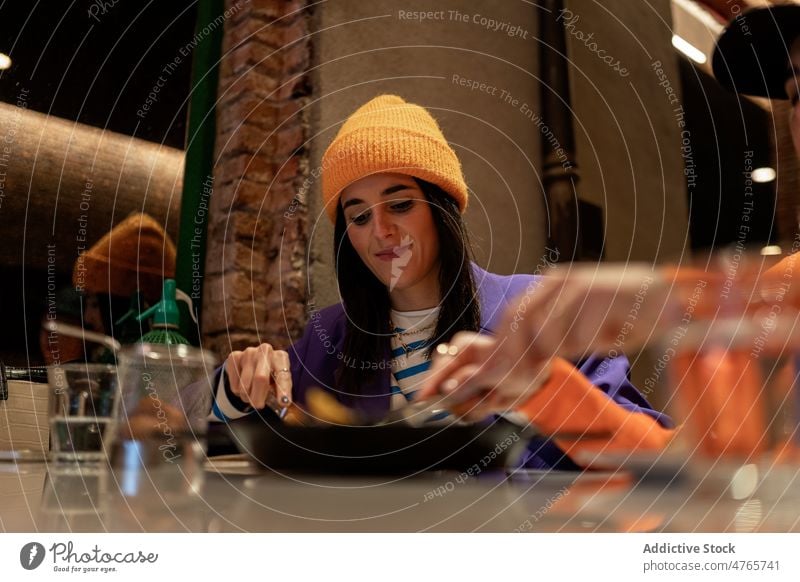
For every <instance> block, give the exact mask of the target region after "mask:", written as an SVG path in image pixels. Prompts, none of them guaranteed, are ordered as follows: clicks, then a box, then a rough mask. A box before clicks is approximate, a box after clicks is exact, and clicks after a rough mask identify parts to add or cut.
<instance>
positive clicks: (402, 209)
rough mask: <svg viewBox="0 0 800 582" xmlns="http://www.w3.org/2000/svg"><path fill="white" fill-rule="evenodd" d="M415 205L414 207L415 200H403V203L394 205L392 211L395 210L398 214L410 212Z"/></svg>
mask: <svg viewBox="0 0 800 582" xmlns="http://www.w3.org/2000/svg"><path fill="white" fill-rule="evenodd" d="M413 205H414V201H413V200H403V201H402V202H396V203H395V204H392V210H395V211H397V212H405V211H406V210H409V209H410V208H411V207H412V206H413Z"/></svg>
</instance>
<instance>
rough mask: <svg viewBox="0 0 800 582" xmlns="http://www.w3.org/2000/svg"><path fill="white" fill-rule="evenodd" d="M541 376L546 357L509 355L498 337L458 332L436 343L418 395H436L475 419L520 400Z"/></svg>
mask: <svg viewBox="0 0 800 582" xmlns="http://www.w3.org/2000/svg"><path fill="white" fill-rule="evenodd" d="M547 376H548V361H547V360H542V359H538V358H536V357H535V356H534V354H533V352H532V351H530V350H527V351H524V352H521V353H513V354H512V353H510V352H509V351H508V350H507V349H506V346H505V345H504V341H502V340H498V339H497V338H493V337H490V336H486V335H480V334H477V333H474V332H459V333H457V334H456V335H454V336H453V339H452V340H451V341H450V342H449V343H447V344H439V346H437V349H436V350H435V351H434V357H433V365H432V367H431V372H430V373H429V375H428V377H427V378H426V380H425V383H424V385H423V387H422V389H421V391H420V393H419V396H418V398H419V399H420V400H423V399H430V398H434V397H436V396H437V395H438V396H440V397H443V399H442V402H441V404H442V405H443V406H446V407H448V408H450V409H451V410H453V412H455V413H456V414H458V415H460V416H466V417H469V418H475V419H478V418H482V417H485V416H486V415H487V414H490V413H497V412H509V411H511V410H514V409H515V408H517V407H519V406H520V405H522V404H524V403H525V402H526V401H527V400H528V399H529V398H530V397H531V396H532V395H533V394H534V393H535V392H536V390H537V389H538V388H539V386H541V385H542V383H543V382H544V381H545V380H546V379H547Z"/></svg>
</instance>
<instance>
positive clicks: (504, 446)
mask: <svg viewBox="0 0 800 582" xmlns="http://www.w3.org/2000/svg"><path fill="white" fill-rule="evenodd" d="M228 427H229V430H230V431H231V432H232V435H233V439H234V441H235V442H236V445H237V446H238V447H239V450H240V451H241V452H243V453H247V454H248V455H250V456H251V457H252V458H253V459H255V460H256V461H257V462H260V463H261V464H263V465H264V466H266V467H269V468H273V469H279V470H295V471H305V472H314V473H338V474H347V473H360V474H411V473H416V472H419V471H426V470H442V469H452V470H457V471H466V470H468V469H470V468H472V467H473V466H474V465H477V467H478V469H479V471H483V470H485V469H487V468H492V467H503V466H505V465H506V464H507V463H508V462H509V461H510V460H512V459H514V458H516V457H517V456H518V455H519V452H520V448H521V447H522V446H524V444H525V442H526V441H525V439H524V438H523V437H522V435H521V429H519V428H518V427H517V426H515V425H513V424H511V423H509V422H507V421H505V420H502V419H500V420H498V421H497V422H494V423H492V424H486V425H459V424H451V425H446V426H424V427H411V426H406V425H403V424H402V423H395V424H392V425H385V426H315V427H300V426H289V425H286V424H283V423H281V422H279V421H273V420H271V419H267V418H264V417H261V418H259V417H258V416H256V415H253V416H252V417H246V418H244V419H241V420H237V421H234V422H231V423H229V425H228Z"/></svg>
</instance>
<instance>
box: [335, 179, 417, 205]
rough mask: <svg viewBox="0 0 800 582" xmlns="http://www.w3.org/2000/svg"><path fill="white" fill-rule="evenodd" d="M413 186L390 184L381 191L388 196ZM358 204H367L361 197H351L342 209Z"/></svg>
mask: <svg viewBox="0 0 800 582" xmlns="http://www.w3.org/2000/svg"><path fill="white" fill-rule="evenodd" d="M412 188H413V186H411V185H410V184H395V185H394V186H389V187H388V188H386V189H385V190H384V191H383V192H381V196H388V195H389V194H394V193H395V192H400V191H402V190H411V189H412ZM356 204H365V202H364V201H363V200H362V199H361V198H351V199H350V200H348V201H347V202H345V203H344V204H342V210H344V209H345V208H347V207H349V206H355V205H356Z"/></svg>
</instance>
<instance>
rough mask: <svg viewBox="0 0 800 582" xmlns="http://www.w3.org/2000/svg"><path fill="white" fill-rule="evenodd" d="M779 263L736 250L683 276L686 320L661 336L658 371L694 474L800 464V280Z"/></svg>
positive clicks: (679, 447) (681, 302) (677, 292)
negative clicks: (798, 291) (797, 289)
mask: <svg viewBox="0 0 800 582" xmlns="http://www.w3.org/2000/svg"><path fill="white" fill-rule="evenodd" d="M777 262H778V258H776V257H771V256H762V255H756V254H752V253H746V252H742V251H737V250H733V251H727V252H723V253H719V254H715V255H712V256H711V257H710V258H709V259H708V260H707V261H706V262H705V264H697V263H695V265H694V266H693V267H691V268H688V269H687V268H684V269H680V270H676V271H675V276H674V279H673V280H674V282H675V285H674V293H673V295H672V298H673V300H674V301H675V302H676V303H677V305H678V306H679V308H680V309H682V310H683V315H682V316H680V319H679V320H676V322H675V325H674V326H673V328H672V329H671V330H669V331H668V332H666V333H665V334H664V335H662V336H661V340H660V346H659V348H658V349H659V351H660V353H661V357H660V360H659V361H660V363H661V365H662V366H663V367H664V368H665V372H666V374H667V377H668V382H669V385H670V387H671V390H673V392H672V394H671V397H670V413H671V414H672V416H673V418H674V419H675V420H676V422H677V423H678V424H680V425H681V426H680V429H679V431H678V433H677V435H676V439H675V440H676V442H675V443H674V446H673V447H672V448H673V450H676V451H681V452H682V453H683V454H685V455H686V457H687V458H689V459H690V460H691V462H693V463H694V466H695V468H701V467H705V468H706V469H708V470H712V469H713V468H714V467H722V466H726V467H729V468H731V469H734V470H736V467H739V468H740V467H743V466H745V465H747V464H753V463H755V464H757V465H758V466H760V467H762V468H764V469H769V468H770V467H772V466H774V465H776V464H778V465H797V461H798V459H800V455H798V446H797V445H798V441H797V439H798V437H800V434H798V423H800V411H799V410H798V391H797V385H796V384H797V382H796V379H797V365H798V362H800V359H798V356H800V327H798V325H797V324H798V315H800V312H798V309H797V305H796V304H795V301H794V299H793V297H794V295H793V294H791V291H792V287H793V285H796V286H800V280H798V282H797V283H796V284H795V283H793V282H792V276H791V275H792V274H791V273H782V272H781V271H782V270H783V267H782V265H784V263H781V264H780V265H778V264H777ZM784 275H788V276H784ZM761 472H762V473H763V471H761Z"/></svg>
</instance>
